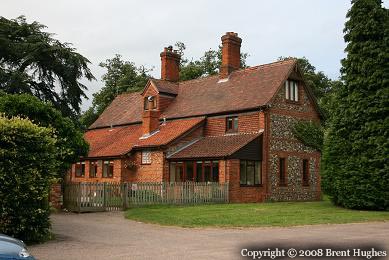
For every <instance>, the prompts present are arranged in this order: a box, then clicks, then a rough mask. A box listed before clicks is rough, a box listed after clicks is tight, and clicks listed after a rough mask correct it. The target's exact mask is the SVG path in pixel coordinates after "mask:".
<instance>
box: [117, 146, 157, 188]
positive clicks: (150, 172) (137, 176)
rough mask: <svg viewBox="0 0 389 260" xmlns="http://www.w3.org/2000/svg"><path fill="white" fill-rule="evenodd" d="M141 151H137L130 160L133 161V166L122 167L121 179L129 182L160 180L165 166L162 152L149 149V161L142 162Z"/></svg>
mask: <svg viewBox="0 0 389 260" xmlns="http://www.w3.org/2000/svg"><path fill="white" fill-rule="evenodd" d="M141 154H142V152H141V151H137V152H136V153H135V154H134V155H133V156H132V157H131V159H130V160H131V161H133V162H135V165H136V166H135V169H134V168H124V171H123V181H129V182H161V181H162V176H163V172H164V167H165V159H164V153H163V152H162V151H151V163H150V164H142V155H141Z"/></svg>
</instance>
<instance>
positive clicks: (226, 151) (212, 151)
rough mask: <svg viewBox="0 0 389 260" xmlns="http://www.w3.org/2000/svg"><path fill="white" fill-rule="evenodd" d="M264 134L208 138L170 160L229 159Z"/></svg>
mask: <svg viewBox="0 0 389 260" xmlns="http://www.w3.org/2000/svg"><path fill="white" fill-rule="evenodd" d="M262 132H263V131H260V132H253V133H240V134H228V135H221V136H206V137H203V138H200V139H198V140H197V141H195V142H193V143H192V144H191V145H189V146H186V147H184V148H182V149H181V150H179V151H177V152H175V153H173V154H172V155H170V156H168V159H192V158H193V159H196V158H222V157H229V156H231V155H233V154H234V153H236V152H238V151H239V150H240V149H242V148H243V147H245V146H246V145H248V144H249V143H250V142H252V141H254V140H255V139H256V138H258V137H259V136H260V135H261V134H262Z"/></svg>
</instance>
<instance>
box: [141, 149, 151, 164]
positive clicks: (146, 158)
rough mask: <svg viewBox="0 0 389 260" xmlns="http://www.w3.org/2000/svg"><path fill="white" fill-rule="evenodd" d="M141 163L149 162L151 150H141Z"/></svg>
mask: <svg viewBox="0 0 389 260" xmlns="http://www.w3.org/2000/svg"><path fill="white" fill-rule="evenodd" d="M141 157H142V158H141V160H142V164H151V151H150V150H143V151H142V153H141Z"/></svg>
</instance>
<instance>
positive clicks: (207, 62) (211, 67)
mask: <svg viewBox="0 0 389 260" xmlns="http://www.w3.org/2000/svg"><path fill="white" fill-rule="evenodd" d="M175 46H176V47H177V49H178V51H179V53H180V54H181V64H180V80H181V81H184V80H190V79H196V78H200V77H206V76H209V75H216V74H218V73H219V68H220V66H221V60H222V47H221V46H219V48H218V50H217V51H216V50H212V49H210V50H208V51H206V52H205V53H204V55H203V56H202V57H200V59H198V60H193V59H191V60H190V61H189V60H188V59H187V58H186V57H185V56H184V54H185V53H184V52H185V49H186V46H185V44H184V43H182V42H177V43H176V44H175ZM247 57H248V54H247V53H241V54H240V61H241V68H246V67H247V65H246V59H247Z"/></svg>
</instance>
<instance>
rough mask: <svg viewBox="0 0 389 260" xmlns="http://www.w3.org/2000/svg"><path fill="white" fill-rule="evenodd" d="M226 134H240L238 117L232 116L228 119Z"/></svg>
mask: <svg viewBox="0 0 389 260" xmlns="http://www.w3.org/2000/svg"><path fill="white" fill-rule="evenodd" d="M226 132H238V117H237V116H230V117H227V118H226Z"/></svg>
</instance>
